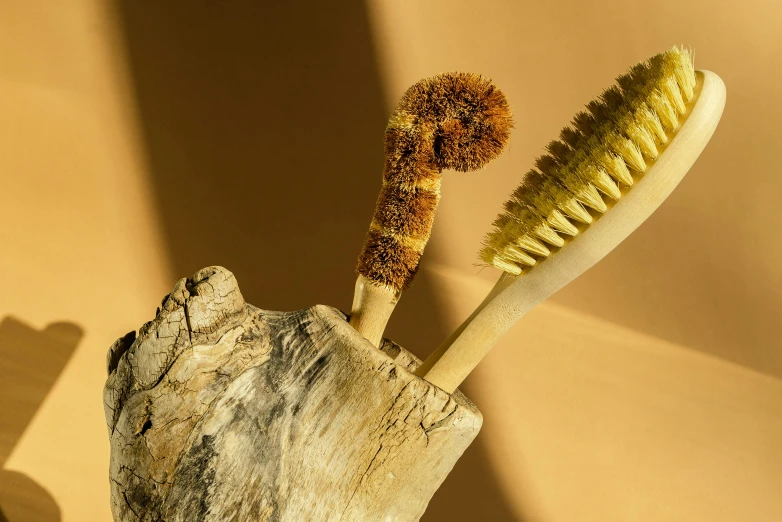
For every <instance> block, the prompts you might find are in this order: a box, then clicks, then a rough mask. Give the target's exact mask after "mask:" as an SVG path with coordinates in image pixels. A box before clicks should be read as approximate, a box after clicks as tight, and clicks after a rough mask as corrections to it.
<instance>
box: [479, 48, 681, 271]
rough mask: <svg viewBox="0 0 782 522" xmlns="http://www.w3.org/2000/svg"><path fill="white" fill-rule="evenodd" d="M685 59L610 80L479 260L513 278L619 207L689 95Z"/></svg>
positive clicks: (512, 205)
mask: <svg viewBox="0 0 782 522" xmlns="http://www.w3.org/2000/svg"><path fill="white" fill-rule="evenodd" d="M695 84H696V78H695V68H694V67H693V61H692V52H691V51H690V50H688V49H685V48H681V47H673V48H671V49H669V50H668V51H666V52H664V53H661V54H658V55H656V56H653V57H652V58H650V59H649V60H647V61H646V62H643V63H639V64H638V65H636V66H634V67H633V68H631V69H630V71H629V72H628V73H627V74H624V75H622V76H620V77H619V78H617V85H614V86H612V87H609V88H608V89H606V90H605V91H604V92H603V94H602V95H601V96H600V97H599V98H598V99H597V100H594V101H592V102H590V103H589V104H587V106H586V108H587V110H586V111H584V112H580V113H578V114H577V115H576V116H575V117H574V118H573V122H572V123H571V125H570V126H568V127H565V128H564V129H563V130H562V132H561V133H560V138H559V140H555V141H552V142H551V143H549V144H548V146H547V147H546V149H547V152H548V153H547V154H545V155H543V156H541V157H539V158H538V159H537V160H536V161H535V167H536V168H535V169H533V170H531V171H530V172H529V173H528V174H527V175H526V176H525V178H524V181H523V182H522V184H521V185H520V186H519V187H518V188H517V189H516V190H515V191H514V192H513V194H512V195H511V198H510V200H509V201H508V202H507V203H506V204H505V206H504V211H503V212H502V213H501V214H500V216H499V217H498V218H497V220H495V222H494V230H493V231H492V232H490V233H489V234H488V235H487V236H486V239H485V240H484V246H483V248H482V249H481V251H480V253H479V256H480V258H481V259H482V260H483V261H484V263H486V264H488V265H490V266H494V267H496V268H499V269H500V270H503V271H505V272H508V273H510V274H513V275H518V274H520V273H521V272H522V270H523V269H524V268H526V267H531V266H534V265H535V264H536V263H537V262H538V261H539V260H541V259H544V258H546V257H548V256H549V254H550V252H551V251H550V250H549V248H548V247H546V246H545V245H546V244H548V245H551V246H555V247H561V246H563V244H564V238H565V237H567V236H575V235H576V234H578V233H579V228H578V227H579V226H580V227H581V228H582V229H583V227H584V226H585V225H589V224H590V223H592V221H593V219H595V217H597V216H599V215H600V214H602V213H604V212H606V211H607V210H608V208H609V205H611V204H612V202H614V201H616V200H618V199H620V198H621V197H622V195H623V193H626V192H627V190H630V189H631V187H632V186H633V184H634V183H635V181H636V180H637V179H639V177H641V176H642V175H643V174H644V173H645V172H646V171H647V166H648V162H650V161H653V160H655V159H657V157H658V156H659V154H660V150H661V149H662V148H663V147H664V146H665V145H666V144H667V143H668V140H669V139H670V137H671V135H672V134H673V133H674V132H675V131H676V129H677V128H678V126H679V117H680V116H681V115H683V114H684V113H685V112H686V111H687V107H686V103H687V102H689V101H690V100H691V99H692V97H693V95H694V88H695Z"/></svg>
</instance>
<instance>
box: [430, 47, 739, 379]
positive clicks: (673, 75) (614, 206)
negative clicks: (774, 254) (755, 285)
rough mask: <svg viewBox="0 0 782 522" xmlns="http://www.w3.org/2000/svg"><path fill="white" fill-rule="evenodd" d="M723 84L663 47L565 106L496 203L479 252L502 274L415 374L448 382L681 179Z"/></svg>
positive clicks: (713, 123)
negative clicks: (562, 117) (557, 124)
mask: <svg viewBox="0 0 782 522" xmlns="http://www.w3.org/2000/svg"><path fill="white" fill-rule="evenodd" d="M724 105H725V85H724V84H723V83H722V80H721V79H720V78H719V77H718V76H717V75H716V74H714V73H712V72H709V71H696V70H695V68H694V65H693V60H692V52H691V51H689V50H688V49H684V48H679V47H673V48H671V49H669V50H668V51H666V52H664V53H661V54H658V55H655V56H653V57H652V58H650V59H649V60H647V61H646V62H643V63H639V64H638V65H636V66H634V67H632V68H631V69H630V71H628V72H627V73H626V74H624V75H622V76H620V77H618V78H617V85H614V86H612V87H610V88H608V89H607V90H606V91H604V92H603V94H602V95H601V96H600V97H599V99H598V100H595V101H592V102H590V103H589V104H588V105H587V110H586V111H584V112H581V113H579V114H577V115H576V116H575V118H574V119H573V122H572V124H571V125H570V126H568V127H566V128H565V129H563V130H562V132H561V134H560V139H559V140H556V141H552V142H551V143H550V144H549V145H548V146H547V154H545V155H543V156H541V157H540V158H538V159H537V160H536V162H535V167H536V168H535V169H533V170H531V171H529V173H528V174H527V175H526V176H525V178H524V180H523V181H522V184H521V185H520V186H519V187H518V188H517V189H516V190H515V191H514V192H513V194H512V195H511V198H510V199H509V201H507V202H506V203H505V206H504V210H503V212H502V213H501V214H500V215H499V216H498V218H497V219H496V220H495V222H494V230H493V231H492V232H490V233H489V234H488V235H487V237H486V240H485V244H484V247H483V249H482V250H481V252H480V257H481V259H482V260H483V262H484V263H485V264H487V265H490V266H493V267H496V268H499V269H500V270H502V271H503V272H504V273H503V274H502V275H501V276H500V278H499V280H498V281H497V283H496V285H495V286H494V288H493V289H492V290H491V292H490V293H489V295H488V296H487V297H486V299H484V301H483V302H482V303H481V304H480V305H479V306H478V308H477V309H476V310H475V311H474V312H473V313H472V315H471V316H470V317H469V318H467V320H465V322H464V323H462V325H461V326H460V327H459V328H457V329H456V331H455V332H454V333H453V334H452V335H451V336H450V337H449V338H448V339H447V340H446V341H445V342H443V344H441V345H440V346H439V347H438V348H437V350H436V351H435V352H434V353H433V354H432V355H431V356H430V357H429V358H428V359H427V360H426V361H424V363H423V364H422V365H421V366H420V367H419V368H418V370H417V371H416V374H417V375H419V376H421V377H423V378H425V379H426V380H428V381H430V382H431V383H432V384H435V385H437V386H439V387H441V388H443V389H444V390H446V391H448V392H453V391H454V390H455V389H456V388H457V387H458V386H459V384H460V383H461V382H462V381H463V380H464V378H465V377H466V376H467V375H468V374H469V373H470V371H472V369H473V368H474V367H475V366H476V365H477V364H478V362H479V361H480V360H481V359H482V358H483V356H484V355H486V353H487V352H488V351H489V349H490V348H491V347H492V346H493V345H494V344H495V343H496V342H497V340H498V339H499V338H500V337H501V336H502V335H503V334H504V333H505V332H506V331H507V330H508V328H510V327H511V326H512V325H513V324H514V323H515V322H516V321H517V320H518V319H520V318H521V317H522V316H523V315H524V314H525V313H526V312H527V311H529V310H530V309H531V308H532V307H533V306H535V305H536V304H537V303H539V302H541V301H543V300H544V299H546V298H548V297H549V296H550V295H552V294H553V293H554V292H556V291H557V290H559V289H560V288H562V287H563V286H565V285H566V284H567V283H569V282H570V281H572V280H573V279H575V278H576V277H577V276H578V275H580V274H581V273H582V272H584V271H586V270H587V269H589V268H590V267H591V266H592V265H594V264H595V263H596V262H598V261H599V260H600V259H602V258H603V257H604V256H605V255H606V254H608V253H609V252H610V251H611V250H613V249H614V248H615V247H616V246H617V245H618V244H619V243H620V242H622V241H623V240H624V239H625V238H626V237H627V236H628V235H630V234H631V233H632V232H633V230H635V229H636V228H637V227H638V226H639V225H640V224H641V223H642V222H643V221H644V220H645V219H646V218H648V217H649V216H650V215H651V214H652V212H654V210H655V209H656V208H657V207H658V206H659V205H660V204H661V203H662V202H663V201H664V200H665V198H666V197H668V195H669V194H670V193H671V191H672V190H673V189H674V188H675V187H676V185H677V184H678V183H679V181H681V179H682V178H683V177H684V175H685V174H686V173H687V171H688V170H689V168H690V167H691V166H692V164H693V163H694V162H695V160H696V159H697V158H698V156H699V155H700V153H701V151H702V150H703V148H704V147H705V146H706V144H707V143H708V141H709V139H710V138H711V136H712V134H713V133H714V130H715V128H716V127H717V123H718V122H719V119H720V116H721V115H722V110H723V107H724Z"/></svg>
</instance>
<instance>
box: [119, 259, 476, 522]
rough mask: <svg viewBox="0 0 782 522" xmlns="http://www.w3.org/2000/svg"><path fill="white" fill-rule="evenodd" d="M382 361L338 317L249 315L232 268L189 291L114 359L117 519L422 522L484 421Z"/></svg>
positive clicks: (396, 363) (400, 360) (400, 355)
mask: <svg viewBox="0 0 782 522" xmlns="http://www.w3.org/2000/svg"><path fill="white" fill-rule="evenodd" d="M381 350H382V351H381ZM381 350H378V349H377V348H374V347H373V346H372V345H371V344H370V343H369V342H368V341H366V340H365V339H363V338H362V337H361V336H360V335H359V334H358V333H357V332H356V331H355V330H354V329H353V328H352V327H350V326H349V325H348V323H347V322H346V319H345V316H344V315H343V314H342V313H341V312H339V311H338V310H335V309H333V308H330V307H327V306H322V305H318V306H314V307H312V308H309V309H306V310H301V311H298V312H268V311H264V310H259V309H258V308H255V307H253V306H252V305H248V304H246V303H245V302H244V300H243V298H242V295H241V293H240V291H239V288H238V286H237V284H236V280H235V279H234V277H233V275H232V274H231V273H230V272H229V271H227V270H225V269H224V268H220V267H210V268H205V269H203V270H200V271H199V272H197V273H196V274H195V275H194V276H193V277H192V278H190V279H182V280H180V281H179V282H177V284H176V285H175V286H174V290H173V291H172V292H171V294H169V295H168V296H166V297H165V298H164V300H163V303H162V305H161V308H160V309H159V310H158V313H157V314H156V317H155V319H154V320H152V321H151V322H149V323H146V324H145V325H144V326H142V327H141V329H140V330H139V332H138V335H136V334H135V332H131V333H130V334H128V335H126V336H125V337H123V338H121V339H118V340H117V341H116V342H115V343H114V345H113V346H112V347H111V348H110V350H109V353H108V356H107V366H108V372H109V377H108V380H107V382H106V387H105V389H104V404H105V411H106V422H107V425H108V432H109V437H110V439H111V467H110V480H111V503H112V512H113V515H114V519H115V520H116V521H137V520H143V521H158V520H160V521H188V522H190V521H232V520H236V521H250V520H253V521H255V520H259V521H267V520H268V521H297V522H298V521H310V520H311V521H329V520H351V521H352V520H355V521H372V520H399V521H408V520H418V518H419V517H420V516H421V515H422V514H423V512H424V510H425V508H426V505H427V504H428V502H429V499H430V498H431V497H432V495H433V494H434V492H435V491H436V490H437V488H438V487H439V486H440V484H441V483H442V481H443V480H444V479H445V477H446V475H447V474H448V473H449V472H450V470H451V469H452V467H453V465H454V464H455V462H456V460H457V459H458V458H459V457H460V456H461V454H462V453H463V451H464V450H465V449H466V448H467V446H468V445H469V444H470V442H472V440H473V439H474V438H475V436H476V435H477V434H478V431H479V429H480V426H481V422H482V418H481V414H480V412H479V411H478V410H477V409H476V408H475V406H474V405H473V404H472V403H471V402H470V401H469V400H468V399H466V398H465V397H464V396H463V395H461V393H459V392H458V391H457V392H456V393H454V394H448V393H446V392H444V391H442V390H441V389H439V388H436V387H434V386H433V385H431V384H429V383H428V382H426V381H424V380H422V379H420V378H418V377H416V376H415V375H413V374H412V373H411V370H413V369H415V367H416V366H417V365H418V364H419V363H420V361H418V360H416V359H415V358H414V357H413V356H412V355H410V354H409V353H408V352H406V351H405V350H403V349H402V348H400V347H399V346H397V345H395V344H394V343H392V342H390V341H388V340H384V342H383V345H382V348H381Z"/></svg>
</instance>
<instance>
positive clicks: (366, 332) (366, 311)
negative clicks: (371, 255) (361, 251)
mask: <svg viewBox="0 0 782 522" xmlns="http://www.w3.org/2000/svg"><path fill="white" fill-rule="evenodd" d="M401 295H402V292H401V291H398V290H394V289H392V288H388V287H385V286H380V285H378V284H375V283H372V282H371V281H370V280H369V279H367V278H365V277H364V276H358V279H356V289H355V292H354V293H353V307H352V309H351V312H350V326H352V327H353V328H355V329H356V331H358V333H360V334H361V335H362V336H363V337H364V338H365V339H367V340H368V341H369V342H370V343H372V344H373V345H374V346H376V347H379V346H380V340H381V339H382V338H383V332H384V331H385V329H386V324H388V319H389V318H390V317H391V314H392V313H393V311H394V308H395V307H396V304H397V303H398V302H399V297H400V296H401Z"/></svg>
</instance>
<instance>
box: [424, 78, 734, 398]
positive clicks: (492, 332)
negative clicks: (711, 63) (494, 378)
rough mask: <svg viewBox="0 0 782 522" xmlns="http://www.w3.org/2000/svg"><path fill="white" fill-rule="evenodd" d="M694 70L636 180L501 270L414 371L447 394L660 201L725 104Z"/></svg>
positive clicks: (719, 85)
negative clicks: (669, 126) (545, 253)
mask: <svg viewBox="0 0 782 522" xmlns="http://www.w3.org/2000/svg"><path fill="white" fill-rule="evenodd" d="M696 75H697V85H696V96H695V97H694V98H693V100H692V101H691V102H690V104H691V109H690V111H688V113H687V114H686V115H685V118H686V119H685V120H684V122H683V123H682V125H681V127H680V128H679V130H678V131H677V132H676V134H675V135H674V137H673V138H672V139H671V141H670V142H669V143H668V145H667V146H666V148H665V149H664V150H663V152H662V153H661V154H660V156H659V157H658V158H657V160H655V161H654V163H653V164H651V165H650V166H649V169H648V170H647V172H646V173H645V174H644V175H643V177H642V178H641V179H640V180H639V181H638V182H637V183H636V184H635V186H634V187H633V188H632V189H631V190H629V191H628V192H627V193H626V194H625V195H624V196H622V198H621V199H620V200H619V201H617V202H616V203H615V204H614V206H613V207H612V208H610V209H609V210H608V211H607V212H606V213H605V214H603V215H602V216H600V218H598V219H596V220H595V221H594V222H593V223H592V224H591V225H590V226H588V227H587V228H586V229H585V230H584V231H583V232H582V233H581V234H579V235H578V236H576V237H575V238H573V239H571V240H570V241H569V242H567V243H566V244H565V246H563V247H562V249H561V250H560V251H559V252H557V253H555V254H554V255H552V256H551V257H549V258H548V259H546V260H545V261H544V262H542V263H540V264H539V265H538V266H535V267H534V268H533V269H531V270H529V272H528V273H525V274H522V275H520V276H511V275H510V274H507V273H505V274H503V275H502V276H501V277H500V279H499V280H498V281H497V284H496V285H495V287H494V288H493V289H492V291H491V292H490V293H489V295H488V296H487V297H486V299H484V301H483V302H482V303H481V304H480V306H479V307H478V308H477V309H476V310H475V311H474V312H473V314H472V315H471V316H470V317H469V318H468V319H467V320H466V321H465V322H464V323H463V324H462V325H461V326H460V327H459V328H458V329H457V330H456V331H455V332H454V333H453V334H452V335H451V336H450V337H449V338H448V339H447V340H446V341H445V342H444V343H443V344H442V345H440V347H438V348H437V350H436V351H435V352H434V353H433V354H432V355H431V356H430V357H429V358H428V359H427V360H426V361H425V362H424V363H423V364H422V365H421V366H420V367H419V368H418V370H416V374H417V375H418V376H420V377H423V378H425V379H426V380H428V381H429V382H431V383H432V384H435V385H437V386H439V387H440V388H442V389H444V390H445V391H447V392H449V393H451V392H453V391H454V390H455V389H456V388H457V387H458V386H459V385H460V384H461V383H462V381H463V380H464V379H465V378H466V377H467V375H468V374H469V373H470V372H471V371H472V369H473V368H475V366H476V365H477V364H478V363H479V362H480V360H481V359H482V358H483V357H484V355H486V353H487V352H488V351H489V350H490V349H491V347H492V346H494V344H495V343H496V342H497V340H498V339H499V338H500V337H501V336H502V335H503V334H504V333H505V332H506V331H507V330H508V329H509V328H510V327H511V326H513V325H514V324H515V323H516V321H518V320H519V319H520V318H521V317H522V316H523V315H524V314H525V313H527V311H529V310H530V309H531V308H532V307H533V306H535V305H536V304H538V303H539V302H541V301H543V300H544V299H547V298H548V297H549V296H551V295H552V294H553V293H554V292H556V291H557V290H559V289H560V288H562V287H563V286H565V285H566V284H568V283H569V282H570V281H572V280H573V279H575V278H576V277H578V276H579V275H581V274H582V273H583V272H585V271H586V270H588V269H589V268H590V267H591V266H592V265H594V264H595V263H597V262H598V261H600V260H601V259H602V258H603V257H605V256H606V255H607V254H608V253H609V252H611V250H613V249H614V248H615V247H616V246H617V245H618V244H619V243H621V242H622V241H624V239H625V238H626V237H627V236H629V235H630V234H631V233H632V232H633V231H634V230H635V229H636V228H638V226H639V225H640V224H641V223H643V222H644V221H645V220H646V218H648V217H649V216H650V215H651V214H652V212H654V211H655V210H656V209H657V207H659V206H660V204H661V203H662V202H663V201H665V198H667V197H668V195H669V194H670V193H671V192H672V191H673V189H674V188H676V185H678V184H679V182H680V181H681V180H682V178H683V177H684V175H685V174H687V171H688V170H689V169H690V167H691V166H692V164H693V163H695V160H696V159H697V158H698V156H699V155H700V153H701V152H702V151H703V149H704V148H705V147H706V144H707V143H708V142H709V139H710V138H711V136H712V134H714V130H715V129H716V128H717V123H719V120H720V117H721V116H722V110H723V108H724V107H725V94H726V93H725V84H724V83H723V82H722V80H721V79H720V77H719V76H717V75H716V74H714V73H712V72H709V71H697V72H696Z"/></svg>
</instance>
